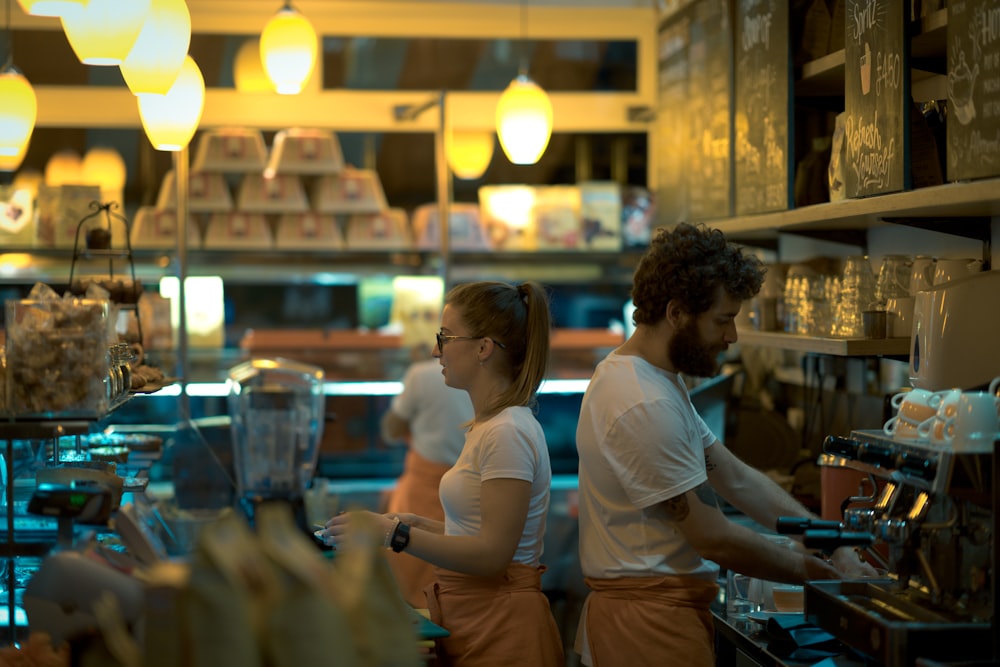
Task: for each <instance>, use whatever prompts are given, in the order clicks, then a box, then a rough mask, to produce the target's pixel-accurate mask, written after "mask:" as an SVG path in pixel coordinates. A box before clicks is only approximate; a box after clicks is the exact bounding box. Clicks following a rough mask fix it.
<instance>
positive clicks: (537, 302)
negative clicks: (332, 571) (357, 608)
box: [325, 282, 565, 667]
mask: <svg viewBox="0 0 1000 667" xmlns="http://www.w3.org/2000/svg"><path fill="white" fill-rule="evenodd" d="M550 328H551V317H550V314H549V306H548V299H547V298H546V294H545V291H544V290H543V289H542V287H541V286H540V285H538V284H537V283H532V282H527V283H522V284H521V285H518V286H514V285H509V284H507V283H501V282H477V283H468V284H463V285H458V286H456V287H455V288H453V289H452V290H451V291H450V292H449V293H448V295H447V296H446V298H445V306H444V310H443V312H442V316H441V330H440V331H439V332H438V334H437V347H436V349H435V351H434V356H436V357H437V358H438V359H439V362H440V366H441V372H442V373H443V375H444V378H445V382H446V383H447V385H448V386H449V387H454V388H456V389H462V390H464V391H466V392H467V393H468V395H469V398H470V399H471V402H472V406H473V411H474V417H473V420H472V422H471V423H470V424H469V428H468V430H467V432H466V434H465V445H464V447H463V449H462V453H461V455H460V456H459V458H458V461H457V462H456V463H455V465H454V466H453V467H452V468H451V469H450V470H449V471H448V472H447V473H445V475H444V476H443V477H442V479H441V502H442V505H443V506H444V512H445V519H444V521H443V522H440V521H435V520H433V519H430V518H428V517H423V516H419V515H417V514H414V513H396V514H390V513H387V514H375V513H371V512H364V513H363V514H365V515H366V516H365V517H364V520H361V519H360V518H359V522H360V523H370V524H372V525H373V528H374V530H375V531H376V532H375V534H376V535H378V536H379V537H380V538H381V536H383V535H384V536H385V546H386V547H387V548H390V549H392V550H393V551H395V552H401V551H405V552H406V553H408V554H411V555H413V556H416V557H417V558H420V559H422V560H425V561H427V562H429V563H432V564H434V565H435V566H436V569H435V582H434V584H432V585H431V586H430V587H428V589H427V602H428V607H429V608H430V611H431V620H432V621H434V622H435V623H437V624H438V625H441V626H442V627H444V628H445V629H446V630H448V632H449V633H450V636H449V637H447V638H445V639H442V640H438V654H439V656H440V657H441V658H442V659H443V661H444V663H445V664H450V665H459V666H462V667H466V666H475V665H521V664H523V665H532V666H533V667H557V666H558V667H562V666H563V665H564V664H565V661H564V657H563V650H562V642H561V640H560V637H559V630H558V628H557V627H556V623H555V619H554V618H553V616H552V611H551V609H550V608H549V602H548V599H547V598H546V597H545V595H544V593H542V590H541V575H542V572H544V570H545V568H544V567H543V566H542V565H541V556H542V546H543V538H544V535H545V520H546V515H547V513H548V507H549V491H550V486H551V481H552V470H551V467H550V463H549V451H548V446H547V444H546V442H545V434H544V432H543V431H542V427H541V424H539V422H538V420H537V419H536V418H535V416H534V414H533V413H532V408H533V406H534V404H535V393H536V391H537V390H538V386H539V385H540V384H541V382H542V379H543V378H544V377H545V371H546V367H547V364H548V356H549V337H550ZM357 514H358V513H355V512H349V513H345V514H340V515H337V516H335V517H333V518H331V519H330V520H329V521H328V522H327V524H326V530H325V535H326V536H327V538H328V540H332V541H333V542H334V544H340V543H342V542H344V541H345V540H347V539H348V535H349V534H350V532H351V525H352V522H353V521H354V517H355V516H356V515H357Z"/></svg>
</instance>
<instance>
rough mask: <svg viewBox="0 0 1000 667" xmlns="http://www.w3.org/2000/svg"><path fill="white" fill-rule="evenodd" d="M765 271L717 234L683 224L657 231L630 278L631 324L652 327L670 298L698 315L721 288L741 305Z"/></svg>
mask: <svg viewBox="0 0 1000 667" xmlns="http://www.w3.org/2000/svg"><path fill="white" fill-rule="evenodd" d="M765 271H766V269H765V268H764V267H763V264H762V262H761V261H760V259H758V258H757V257H754V256H753V255H746V254H744V253H743V251H742V249H740V248H739V247H738V246H736V245H735V244H733V243H729V242H728V241H726V237H725V236H724V235H723V234H722V232H720V231H719V230H717V229H710V228H708V227H706V226H705V225H702V224H699V225H697V226H695V225H691V224H688V223H681V224H679V225H677V226H676V227H674V228H673V229H661V230H660V231H659V232H657V234H656V236H655V237H654V238H653V240H652V241H651V242H650V244H649V249H648V250H647V251H646V254H645V255H643V257H642V259H641V260H640V261H639V266H638V267H636V270H635V274H634V275H633V277H632V302H633V303H634V304H635V313H634V315H633V316H632V317H633V321H634V322H635V323H636V324H656V323H657V322H659V321H660V320H662V319H663V318H664V317H665V315H666V311H667V304H668V303H670V300H671V299H679V300H680V302H681V303H682V304H683V305H684V310H685V311H687V312H688V313H689V314H691V315H700V314H701V313H704V312H705V311H707V310H708V309H709V308H711V306H712V304H713V303H714V302H715V299H716V297H717V296H718V293H719V287H720V286H721V287H722V288H723V289H724V290H725V291H726V293H727V294H728V295H729V296H730V297H732V298H734V299H739V300H740V301H745V300H747V299H749V298H751V297H752V296H754V295H755V294H757V292H759V291H760V287H761V285H762V284H763V282H764V273H765Z"/></svg>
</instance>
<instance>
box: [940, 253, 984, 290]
mask: <svg viewBox="0 0 1000 667" xmlns="http://www.w3.org/2000/svg"><path fill="white" fill-rule="evenodd" d="M982 270H983V262H982V260H978V259H971V258H966V259H939V260H938V261H937V262H935V263H934V285H944V284H945V283H948V282H951V281H952V280H955V279H956V278H964V277H965V276H968V275H971V274H973V273H979V272H980V271H982Z"/></svg>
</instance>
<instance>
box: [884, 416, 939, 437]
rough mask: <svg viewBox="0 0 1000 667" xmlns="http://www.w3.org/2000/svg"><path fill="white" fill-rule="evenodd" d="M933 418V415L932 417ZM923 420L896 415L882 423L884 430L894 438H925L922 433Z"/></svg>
mask: <svg viewBox="0 0 1000 667" xmlns="http://www.w3.org/2000/svg"><path fill="white" fill-rule="evenodd" d="M932 419H933V417H932ZM922 423H923V422H914V421H910V420H909V419H906V418H905V417H901V416H900V415H896V416H895V417H890V418H889V420H888V421H887V422H886V423H885V424H883V425H882V432H883V433H885V434H886V435H887V436H889V437H890V438H892V439H893V440H924V439H925V438H923V437H921V435H920V430H919V429H920V425H921V424H922Z"/></svg>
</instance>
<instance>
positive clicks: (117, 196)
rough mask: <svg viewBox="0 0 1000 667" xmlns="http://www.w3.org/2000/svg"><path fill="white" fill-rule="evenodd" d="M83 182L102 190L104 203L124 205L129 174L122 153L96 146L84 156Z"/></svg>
mask: <svg viewBox="0 0 1000 667" xmlns="http://www.w3.org/2000/svg"><path fill="white" fill-rule="evenodd" d="M82 169H83V182H84V183H88V184H91V185H98V186H100V188H101V201H102V202H112V201H113V202H118V203H119V204H123V203H124V201H123V190H124V188H125V180H126V179H127V177H128V172H127V170H126V169H125V160H124V159H123V158H122V155H121V153H119V152H118V151H116V150H115V149H114V148H109V147H107V146H94V147H93V148H91V149H90V150H89V151H87V153H86V155H84V156H83V165H82Z"/></svg>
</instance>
